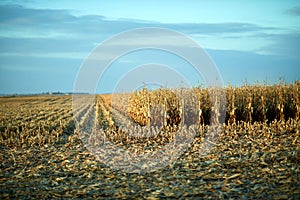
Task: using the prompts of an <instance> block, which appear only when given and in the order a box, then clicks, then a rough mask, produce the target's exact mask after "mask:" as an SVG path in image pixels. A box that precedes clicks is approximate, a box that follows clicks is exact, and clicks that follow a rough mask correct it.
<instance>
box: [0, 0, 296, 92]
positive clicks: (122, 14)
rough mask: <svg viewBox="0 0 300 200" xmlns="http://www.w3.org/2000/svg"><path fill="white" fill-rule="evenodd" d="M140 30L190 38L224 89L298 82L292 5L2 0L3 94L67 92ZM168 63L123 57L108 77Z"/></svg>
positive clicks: (147, 56)
mask: <svg viewBox="0 0 300 200" xmlns="http://www.w3.org/2000/svg"><path fill="white" fill-rule="evenodd" d="M144 27H160V28H168V29H171V30H175V31H179V32H181V33H183V34H185V35H187V36H188V37H190V38H192V39H193V40H195V41H196V42H197V43H198V44H199V45H200V46H201V47H202V48H204V49H205V50H206V51H207V53H208V54H209V55H210V57H211V58H212V60H213V61H214V62H215V64H216V66H217V67H218V68H219V71H220V74H221V76H222V78H223V81H224V83H225V84H226V85H227V84H228V83H229V82H230V83H232V84H233V85H241V84H243V83H244V82H245V80H247V82H248V83H255V82H256V81H259V82H261V83H264V82H265V81H267V82H268V83H270V84H272V83H276V82H278V81H279V79H280V78H284V79H285V80H286V81H287V82H293V81H295V80H299V77H300V56H299V55H300V50H299V47H300V2H299V1H297V0H287V1H271V0H270V1H267V0H266V1H255V0H253V1H230V0H229V1H191V0H187V1H175V0H173V1H171V0H165V1H158V0H152V1H143V2H141V1H135V0H129V1H121V0H120V1H116V0H111V1H66V0H61V1H50V0H49V1H48V0H44V1H43V0H41V1H37V0H28V1H18V0H16V1H6V0H3V1H0V94H12V93H40V92H55V91H61V92H70V91H72V90H73V85H74V82H75V80H76V76H77V73H78V71H79V69H80V66H81V64H82V63H83V62H84V60H85V59H86V58H87V57H88V55H89V54H90V53H91V51H92V50H93V49H94V48H95V47H96V46H97V45H99V44H101V43H102V42H103V41H105V40H106V39H108V38H110V37H112V36H114V35H116V34H119V33H121V32H123V31H127V30H130V29H135V28H144ZM166 57H168V56H159V55H158V54H157V52H155V53H153V52H147V51H146V52H144V53H141V52H137V53H136V54H132V55H127V57H124V58H121V59H119V60H117V61H116V62H115V63H114V65H115V67H114V68H113V69H114V70H115V71H114V70H112V72H111V76H112V77H113V76H118V77H120V76H121V75H122V74H120V73H121V72H120V71H122V70H118V67H121V66H127V68H126V69H128V72H129V71H130V72H132V69H133V68H135V67H136V66H137V65H142V64H147V63H151V62H156V63H162V64H163V65H172V64H174V63H172V62H171V61H170V62H167V61H166ZM151 59H153V60H154V61H153V60H151ZM128 60H130V62H128ZM141 60H143V61H144V62H145V63H143V62H141ZM171 60H172V61H173V62H174V61H177V60H176V59H171ZM178 63H180V62H179V61H178ZM131 68H132V69H131ZM183 70H185V69H183ZM118 73H119V74H118ZM122 73H126V70H125V71H124V70H123V72H122ZM139 73H140V74H141V73H143V72H142V71H141V70H140V71H139ZM162 73H163V72H162ZM133 74H134V73H133ZM146 74H147V72H145V74H143V75H144V76H145V77H146ZM149 76H151V74H149ZM166 76H167V75H166ZM130 79H134V76H131V78H130ZM191 79H192V74H191ZM136 81H141V80H140V78H139V79H137V80H136ZM199 81H200V82H201V81H202V80H199ZM115 82H116V79H113V78H109V77H108V78H107V81H106V82H105V83H101V84H102V85H99V89H98V91H97V92H110V91H111V90H112V85H114V84H115ZM170 82H171V80H170ZM140 84H142V83H140ZM164 84H169V83H168V81H166V83H164Z"/></svg>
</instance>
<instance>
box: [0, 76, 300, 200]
mask: <svg viewBox="0 0 300 200" xmlns="http://www.w3.org/2000/svg"><path fill="white" fill-rule="evenodd" d="M299 89H300V84H299V82H296V83H294V84H291V85H275V86H244V87H240V88H231V87H229V88H227V89H226V91H225V93H226V97H227V106H226V116H225V123H224V124H223V125H222V133H221V134H220V137H219V138H218V140H217V141H214V142H213V143H214V144H213V145H214V146H213V148H212V149H211V151H210V152H209V153H208V154H206V155H202V156H200V153H201V151H200V150H201V144H202V142H203V137H205V135H206V134H207V133H208V130H209V128H210V127H209V125H208V124H209V123H210V120H211V119H212V118H211V116H210V115H213V114H214V111H213V110H211V106H212V105H211V103H210V101H208V100H207V99H209V92H208V91H207V90H205V89H201V88H198V89H194V90H193V91H192V92H193V94H197V95H196V96H197V98H196V100H195V101H197V103H198V102H199V104H196V105H198V106H196V107H195V108H193V109H196V110H197V111H198V112H197V113H198V115H197V116H196V117H198V118H199V119H200V120H199V121H200V124H199V126H200V127H201V128H200V130H199V132H198V133H197V134H196V136H195V138H194V139H193V142H192V143H191V144H190V146H189V148H188V149H187V151H186V152H184V153H183V154H182V155H181V156H180V158H179V159H177V160H176V161H175V162H174V163H173V164H171V165H168V166H166V167H165V168H162V169H160V170H158V171H155V172H151V173H124V172H122V171H119V170H116V169H113V168H110V167H108V166H106V165H105V163H101V162H98V161H97V160H96V159H95V157H94V156H93V155H92V154H91V153H90V152H89V151H88V150H87V149H86V148H85V147H84V145H83V144H82V141H81V140H80V139H79V133H78V128H77V127H75V125H74V120H76V121H79V122H81V121H84V120H85V118H86V116H87V114H88V113H89V112H91V110H92V109H93V108H94V110H95V112H96V115H95V116H96V118H97V120H98V122H99V124H100V125H101V126H102V127H104V128H105V129H106V134H107V137H108V138H109V139H110V141H112V142H113V143H114V144H115V145H117V146H119V147H122V148H127V149H129V150H130V151H138V152H140V153H143V152H144V151H154V150H155V149H157V148H161V147H163V146H164V145H165V144H167V143H168V142H170V141H171V140H172V138H173V137H174V134H176V126H177V125H178V123H177V122H176V120H177V121H178V119H176V117H179V118H180V120H182V119H183V118H185V119H186V118H188V115H187V116H182V115H180V113H181V110H180V109H181V108H180V102H178V101H177V100H176V98H175V97H174V96H172V93H170V92H166V91H163V90H161V91H156V92H155V93H156V94H155V95H154V94H153V92H152V93H151V92H150V91H146V90H144V91H142V92H137V93H134V94H127V95H128V96H127V97H130V98H129V99H130V101H129V102H128V106H126V107H124V106H123V105H124V104H122V103H121V100H120V101H119V102H120V103H119V104H112V103H111V99H112V96H111V95H99V96H97V97H96V98H97V100H96V104H95V105H94V106H93V108H91V107H89V106H85V105H83V106H82V107H80V108H78V109H77V112H75V113H73V110H72V96H68V95H62V96H55V95H53V96H50V95H45V96H19V97H1V98H0V160H1V162H0V170H1V172H0V197H1V198H7V199H32V198H51V197H52V198H99V197H102V198H109V199H110V198H145V199H156V198H182V199H186V198H197V197H199V198H204V199H208V198H213V199H224V198H233V199H242V198H243V199H249V198H250V199H252V198H254V199H270V198H272V199H299V198H300V139H299V131H300V122H299V120H300V119H299V111H300V100H299V98H300V97H299ZM166 93H167V94H166ZM164 95H165V96H167V97H166V98H164ZM157 96H160V97H159V98H158V97H157ZM161 96H162V97H163V98H161ZM116 98H117V99H118V98H119V99H120V98H122V97H121V96H118V97H116ZM123 98H124V97H123ZM167 101H169V102H167ZM171 101H172V102H173V104H174V105H175V106H173V107H172V106H170V105H169V104H170V102H171ZM173 104H172V105H173ZM138 105H141V106H138ZM154 105H162V106H165V107H166V109H167V110H168V112H166V113H165V115H163V114H162V116H163V119H162V120H163V121H165V122H166V123H165V125H166V126H173V127H174V126H175V129H174V128H173V129H167V128H164V129H163V130H159V131H158V132H160V131H161V132H160V133H158V134H157V135H156V136H155V137H153V138H149V137H146V138H142V139H141V138H135V137H129V136H128V135H126V131H122V130H120V129H118V127H116V124H115V123H116V119H114V117H116V118H118V120H126V119H124V113H125V112H128V113H129V114H130V117H131V119H132V120H133V121H135V122H137V123H139V124H141V125H146V124H147V123H150V122H149V121H148V120H149V119H148V117H149V110H151V106H154ZM190 109H192V108H190ZM112 113H114V115H112ZM178 113H179V114H178ZM168 130H172V131H170V132H168Z"/></svg>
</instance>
